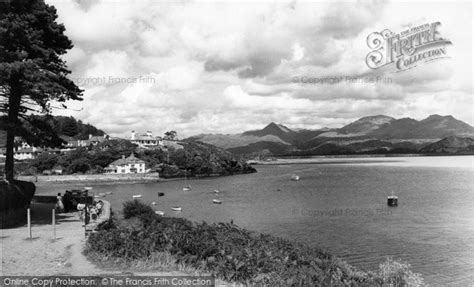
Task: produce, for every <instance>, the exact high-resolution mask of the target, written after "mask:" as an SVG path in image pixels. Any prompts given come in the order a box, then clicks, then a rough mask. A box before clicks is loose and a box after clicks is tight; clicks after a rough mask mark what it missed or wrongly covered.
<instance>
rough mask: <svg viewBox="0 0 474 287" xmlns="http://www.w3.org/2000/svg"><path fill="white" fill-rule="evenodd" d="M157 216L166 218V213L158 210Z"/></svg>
mask: <svg viewBox="0 0 474 287" xmlns="http://www.w3.org/2000/svg"><path fill="white" fill-rule="evenodd" d="M155 214H158V215H159V216H165V212H164V211H161V210H156V211H155Z"/></svg>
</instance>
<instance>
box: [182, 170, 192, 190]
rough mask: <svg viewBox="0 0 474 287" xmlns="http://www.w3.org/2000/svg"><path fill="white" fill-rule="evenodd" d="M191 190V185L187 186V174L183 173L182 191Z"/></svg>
mask: <svg viewBox="0 0 474 287" xmlns="http://www.w3.org/2000/svg"><path fill="white" fill-rule="evenodd" d="M190 190H191V185H190V184H188V173H187V172H186V171H185V172H184V187H183V191H190Z"/></svg>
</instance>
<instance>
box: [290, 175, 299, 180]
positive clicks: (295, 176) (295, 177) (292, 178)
mask: <svg viewBox="0 0 474 287" xmlns="http://www.w3.org/2000/svg"><path fill="white" fill-rule="evenodd" d="M291 180H294V181H298V180H300V176H299V175H296V174H293V175H292V176H291Z"/></svg>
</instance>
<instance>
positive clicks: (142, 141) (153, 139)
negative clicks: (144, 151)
mask: <svg viewBox="0 0 474 287" xmlns="http://www.w3.org/2000/svg"><path fill="white" fill-rule="evenodd" d="M130 141H131V142H132V143H134V144H136V145H138V146H139V147H141V148H158V147H160V146H161V145H162V141H163V139H162V138H161V137H157V136H153V133H152V132H151V131H147V132H146V134H137V133H135V131H132V134H131V136H130Z"/></svg>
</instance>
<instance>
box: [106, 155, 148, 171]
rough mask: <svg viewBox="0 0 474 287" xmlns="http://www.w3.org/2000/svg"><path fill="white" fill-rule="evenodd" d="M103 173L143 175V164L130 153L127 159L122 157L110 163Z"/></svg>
mask: <svg viewBox="0 0 474 287" xmlns="http://www.w3.org/2000/svg"><path fill="white" fill-rule="evenodd" d="M104 172H105V173H145V172H146V170H145V162H144V161H143V160H141V159H139V158H136V157H135V155H134V154H133V153H132V154H131V155H130V156H129V157H127V158H126V157H125V155H122V158H120V159H118V160H116V161H114V162H112V163H110V164H109V165H108V166H107V167H106V168H105V169H104Z"/></svg>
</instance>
